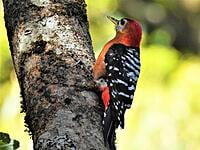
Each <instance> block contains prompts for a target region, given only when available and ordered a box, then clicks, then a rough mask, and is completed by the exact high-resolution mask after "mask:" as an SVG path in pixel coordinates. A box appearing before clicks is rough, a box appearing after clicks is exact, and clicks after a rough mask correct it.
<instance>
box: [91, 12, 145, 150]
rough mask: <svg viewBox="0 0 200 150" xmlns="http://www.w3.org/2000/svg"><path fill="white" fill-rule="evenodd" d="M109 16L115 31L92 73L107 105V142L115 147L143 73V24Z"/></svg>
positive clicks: (104, 120)
mask: <svg viewBox="0 0 200 150" xmlns="http://www.w3.org/2000/svg"><path fill="white" fill-rule="evenodd" d="M108 19H110V20H111V21H112V22H113V23H114V24H115V30H116V35H115V37H114V38H113V39H112V40H110V41H109V42H107V43H106V44H105V46H104V47H103V49H102V51H101V52H100V54H99V56H98V58H97V60H96V62H95V64H94V66H93V77H94V80H95V82H96V83H97V86H98V88H99V89H100V91H102V95H101V98H102V100H103V104H104V106H105V112H104V116H103V135H104V141H105V145H107V144H108V145H109V148H110V149H111V150H116V147H115V139H116V134H115V130H116V128H118V127H119V126H120V127H121V128H122V129H123V128H124V114H125V111H126V109H129V108H130V107H131V104H132V101H133V97H134V92H135V89H136V84H137V80H138V78H139V74H140V41H141V37H142V28H141V25H140V24H139V22H137V21H136V20H133V19H128V18H122V19H120V20H117V19H115V18H113V17H110V16H108Z"/></svg>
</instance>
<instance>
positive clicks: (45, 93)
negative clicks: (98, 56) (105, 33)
mask: <svg viewBox="0 0 200 150" xmlns="http://www.w3.org/2000/svg"><path fill="white" fill-rule="evenodd" d="M3 3H4V12H5V22H6V28H7V33H8V39H9V44H10V50H11V55H12V58H13V63H14V67H15V71H16V74H17V78H18V81H19V84H20V88H21V96H22V98H23V101H22V106H23V107H22V109H23V112H26V117H25V123H26V124H27V127H28V129H29V131H30V133H31V135H32V139H33V144H34V149H36V150H37V149H38V150H40V149H48V150H55V149H60V150H61V149H66V150H68V149H73V150H75V149H77V150H103V149H106V148H105V147H104V143H103V135H102V129H101V115H102V111H103V109H102V107H101V104H100V103H99V99H98V96H97V95H96V94H95V92H94V90H93V89H94V82H93V78H92V75H91V66H92V64H93V63H94V60H95V58H94V54H93V51H92V44H91V39H90V35H89V32H88V21H87V16H86V9H85V7H86V4H85V2H84V0H3Z"/></svg>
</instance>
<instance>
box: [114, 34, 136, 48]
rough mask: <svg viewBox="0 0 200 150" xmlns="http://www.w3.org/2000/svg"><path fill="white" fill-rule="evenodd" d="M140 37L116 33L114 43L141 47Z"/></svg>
mask: <svg viewBox="0 0 200 150" xmlns="http://www.w3.org/2000/svg"><path fill="white" fill-rule="evenodd" d="M138 38H139V37H137V36H134V34H130V33H127V34H126V33H120V32H119V33H116V36H115V37H114V39H113V41H114V43H120V44H123V45H126V46H130V47H140V39H138Z"/></svg>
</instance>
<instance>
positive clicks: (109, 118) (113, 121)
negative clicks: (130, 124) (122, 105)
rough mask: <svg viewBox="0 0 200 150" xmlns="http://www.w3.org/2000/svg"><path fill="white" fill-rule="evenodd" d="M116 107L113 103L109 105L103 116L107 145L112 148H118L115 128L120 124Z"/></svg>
mask: <svg viewBox="0 0 200 150" xmlns="http://www.w3.org/2000/svg"><path fill="white" fill-rule="evenodd" d="M114 111H115V110H114V108H113V106H112V105H109V106H108V108H107V109H106V111H105V112H104V117H103V136H104V142H105V145H106V146H107V144H108V145H109V148H110V149H111V150H116V147H115V139H116V133H115V129H116V128H117V127H118V126H119V121H118V120H117V118H116V115H115V112H114Z"/></svg>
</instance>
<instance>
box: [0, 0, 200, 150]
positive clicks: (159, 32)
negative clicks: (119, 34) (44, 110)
mask: <svg viewBox="0 0 200 150" xmlns="http://www.w3.org/2000/svg"><path fill="white" fill-rule="evenodd" d="M86 3H87V5H88V6H87V10H88V11H87V13H88V18H89V23H90V33H91V37H92V41H93V47H94V50H95V52H96V53H95V54H96V56H97V55H98V54H99V52H100V50H101V48H102V46H103V45H104V44H105V43H106V42H107V41H108V40H109V39H111V38H112V37H113V36H114V35H115V31H114V26H113V24H112V23H111V22H109V21H108V20H107V18H106V16H107V15H111V16H114V17H116V18H121V17H124V16H125V17H131V18H136V19H137V20H139V21H140V22H141V23H142V26H143V41H142V47H141V63H142V68H141V76H140V78H139V83H138V86H137V90H136V93H135V98H134V105H133V106H132V108H131V109H130V110H129V111H127V113H126V116H125V117H126V122H125V129H124V130H121V129H119V130H118V132H117V135H118V136H117V146H118V148H119V150H147V149H148V150H198V149H200V132H199V131H200V119H199V118H200V94H199V89H200V69H199V68H200V59H199V55H197V54H198V53H200V28H199V26H200V18H199V17H200V0H173V1H167V0H149V1H146V0H106V1H102V0H99V1H95V2H94V1H93V0H86ZM8 47H9V46H8V41H7V37H6V30H5V27H4V20H3V8H2V1H0V131H3V132H6V133H9V134H10V135H11V137H13V138H15V139H17V140H19V141H20V148H21V149H22V150H27V149H28V150H29V149H32V142H31V139H30V137H29V136H28V133H27V132H24V130H25V127H24V121H23V117H24V114H20V113H19V112H20V99H21V98H20V96H19V95H20V94H19V93H20V92H19V86H18V83H17V80H16V76H15V72H14V70H13V67H12V61H11V56H10V52H9V48H8Z"/></svg>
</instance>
